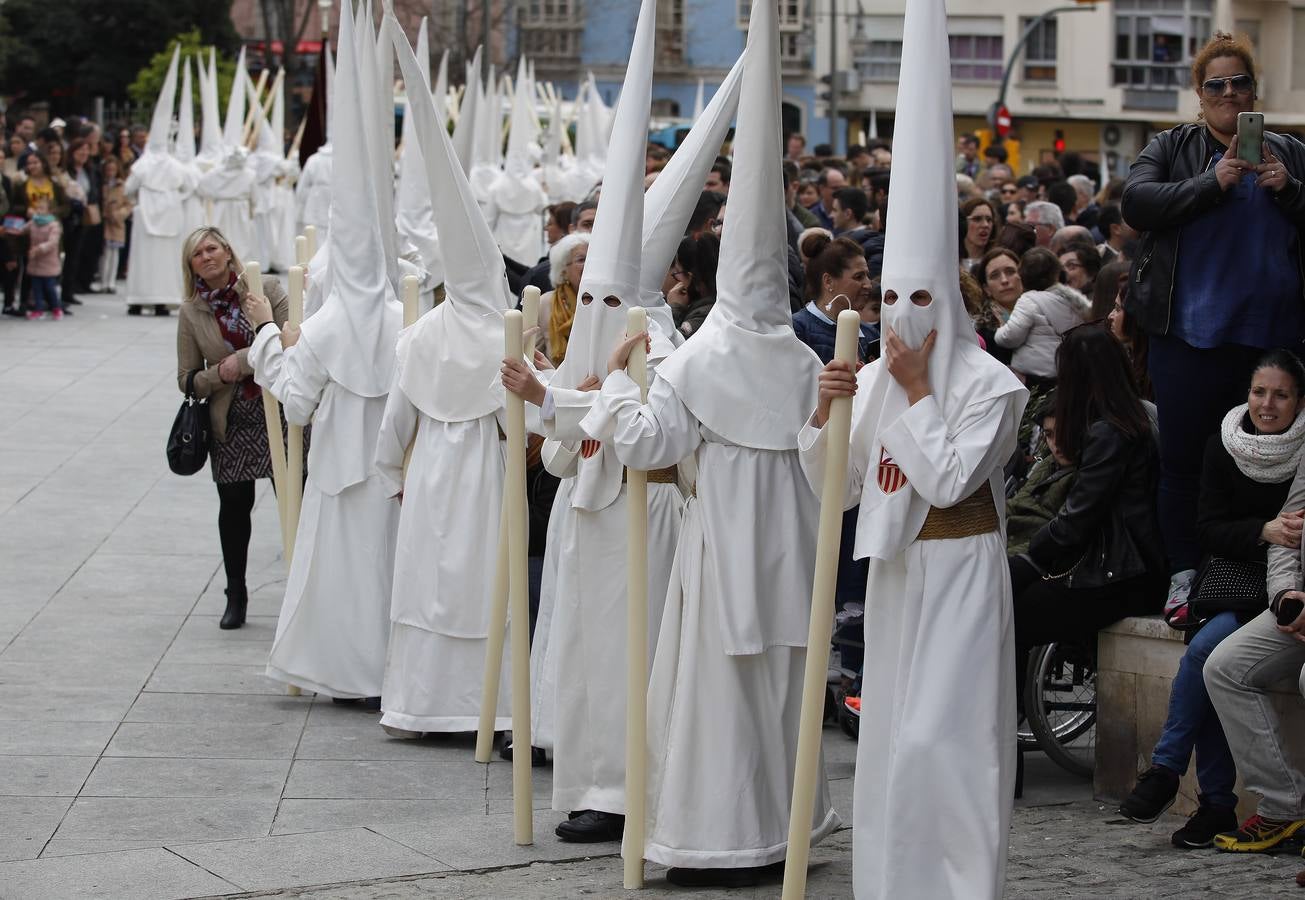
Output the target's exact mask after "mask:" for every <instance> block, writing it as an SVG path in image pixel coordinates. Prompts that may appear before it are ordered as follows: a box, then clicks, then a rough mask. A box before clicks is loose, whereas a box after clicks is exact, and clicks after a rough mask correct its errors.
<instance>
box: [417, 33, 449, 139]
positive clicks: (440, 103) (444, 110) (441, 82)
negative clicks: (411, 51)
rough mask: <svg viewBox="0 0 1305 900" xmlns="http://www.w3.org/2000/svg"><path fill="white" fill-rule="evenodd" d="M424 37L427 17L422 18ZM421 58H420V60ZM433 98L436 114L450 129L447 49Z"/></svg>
mask: <svg viewBox="0 0 1305 900" xmlns="http://www.w3.org/2000/svg"><path fill="white" fill-rule="evenodd" d="M421 21H422V23H423V27H422V31H421V33H422V36H423V37H425V35H426V29H425V27H424V23H425V22H426V19H425V17H423V18H422V20H421ZM420 58H421V57H419V59H420ZM426 65H430V60H429V59H427V60H426ZM431 97H432V98H433V99H434V100H435V113H436V114H437V115H438V116H439V119H440V121H441V122H444V123H445V127H446V128H447V127H448V121H449V110H448V102H449V51H448V49H447V48H445V50H444V53H443V55H441V56H440V67H439V74H437V75H436V76H435V87H434V88H432V89H431Z"/></svg>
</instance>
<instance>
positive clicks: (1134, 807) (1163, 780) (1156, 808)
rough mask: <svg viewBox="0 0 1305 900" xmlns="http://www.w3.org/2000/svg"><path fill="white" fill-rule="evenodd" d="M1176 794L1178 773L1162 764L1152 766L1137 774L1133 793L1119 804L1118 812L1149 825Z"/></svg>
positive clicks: (1172, 802) (1169, 804)
mask: <svg viewBox="0 0 1305 900" xmlns="http://www.w3.org/2000/svg"><path fill="white" fill-rule="evenodd" d="M1177 796H1178V773H1177V772H1174V771H1172V770H1170V769H1166V768H1165V767H1164V766H1152V767H1151V768H1149V769H1147V770H1146V771H1145V772H1143V773H1142V774H1141V775H1139V776H1137V784H1136V785H1135V786H1134V787H1133V793H1131V794H1129V795H1128V796H1127V797H1126V798H1124V802H1123V803H1121V804H1119V814H1120V815H1121V816H1123V817H1124V818H1126V819H1132V820H1133V821H1134V822H1141V823H1142V824H1143V825H1150V824H1151V823H1152V822H1154V821H1155V820H1156V819H1158V818H1160V816H1161V814H1162V813H1164V811H1165V810H1166V809H1168V808H1169V807H1171V806H1173V805H1174V798H1175V797H1177Z"/></svg>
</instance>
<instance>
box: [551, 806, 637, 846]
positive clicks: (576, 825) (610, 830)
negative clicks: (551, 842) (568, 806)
mask: <svg viewBox="0 0 1305 900" xmlns="http://www.w3.org/2000/svg"><path fill="white" fill-rule="evenodd" d="M554 831H555V833H556V834H557V836H558V837H560V838H561V839H562V840H564V841H567V842H569V843H572V844H600V843H602V842H604V841H619V840H620V839H621V835H622V834H624V833H625V816H620V815H617V814H616V813H608V812H599V811H598V810H596V809H587V810H585V811H584V812H583V813H581V814H580V815H578V816H576V817H575V818H574V819H568V820H567V821H565V822H561V823H559V824H558V826H557V828H556V829H554Z"/></svg>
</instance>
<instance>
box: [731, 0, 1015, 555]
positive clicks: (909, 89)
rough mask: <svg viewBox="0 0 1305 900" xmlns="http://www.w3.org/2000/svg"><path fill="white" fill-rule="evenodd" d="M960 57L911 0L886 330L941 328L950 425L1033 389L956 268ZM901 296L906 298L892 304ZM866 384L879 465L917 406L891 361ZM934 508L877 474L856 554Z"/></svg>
mask: <svg viewBox="0 0 1305 900" xmlns="http://www.w3.org/2000/svg"><path fill="white" fill-rule="evenodd" d="M950 58H951V57H950V52H949V49H948V40H947V11H946V8H945V6H944V0H908V2H907V5H906V19H905V22H904V25H903V38H902V71H901V79H900V80H899V81H898V86H897V107H896V108H897V118H896V120H895V122H894V126H893V185H894V189H893V215H892V217H891V218H890V219H889V220H888V232H887V234H886V235H885V240H884V268H883V275H882V278H881V285H882V287H883V292H884V304H883V311H882V313H881V318H880V322H881V325H882V327H883V328H884V330H885V333H886V332H887V329H889V328H892V329H893V330H894V331H895V332H896V333H897V334H898V335H899V336H900V337H901V338H902V339H903V340H904V341H905V342H906V343H907V344H908V345H910V346H912V347H918V346H920V345H921V344H922V343H923V342H924V340H925V338H926V337H927V336H928V334H929V332H930V331H931V330H936V331H937V333H938V336H937V339H936V343H935V344H934V348H933V352H932V354H931V355H930V357H929V385H930V388H931V389H932V391H933V398H934V400H935V401H936V402H937V404H938V406H939V408H940V410H941V412H942V415H943V418H944V419H945V420H946V421H947V426H948V430H949V431H950V430H951V429H952V428H954V427H956V426H957V425H958V423H959V421H960V419H961V417H962V416H963V415H964V414H965V412H966V410H967V409H973V407H974V405H975V404H976V403H980V402H984V401H988V400H991V399H993V398H996V397H1001V396H1004V395H1007V394H1013V393H1016V392H1020V393H1022V392H1023V391H1024V388H1023V387H1022V386H1021V385H1020V383H1019V382H1018V381H1017V380H1016V379H1015V376H1014V375H1012V374H1011V372H1010V370H1009V369H1007V368H1006V367H1005V366H1003V365H1001V364H1000V363H998V362H997V361H996V360H995V359H993V358H992V357H991V356H989V355H988V354H987V353H985V352H984V351H983V350H981V349H980V348H979V345H978V341H977V339H976V338H975V335H974V326H973V325H972V324H971V322H970V318H969V316H968V315H967V314H966V312H965V304H964V302H963V300H962V299H961V293H960V284H959V281H958V278H957V274H956V257H957V244H958V235H957V232H956V225H955V223H956V176H955V167H954V162H953V157H952V153H953V149H952V148H954V147H955V145H956V141H955V138H954V137H953V133H952V87H951V63H950ZM731 212H732V211H731ZM728 221H729V218H728V217H727V218H726V222H728ZM726 227H728V225H727V226H726ZM920 291H927V292H928V294H929V296H930V297H932V300H931V301H930V302H929V303H928V305H926V306H918V305H916V304H915V303H913V302H912V300H911V298H912V296H913V295H916V294H918V292H920ZM893 295H895V296H896V301H895V302H889V301H890V298H891V297H892V296H893ZM859 380H860V381H861V383H862V386H863V389H864V388H865V386H866V383H867V382H869V389H868V392H867V393H866V396H865V399H864V401H863V402H864V404H865V406H864V410H865V412H864V413H863V414H862V415H860V416H858V417H857V426H856V430H855V432H854V433H853V437H852V440H853V443H854V444H856V445H857V446H866V447H868V448H869V452H870V464H871V465H877V464H878V463H879V460H880V450H881V448H882V443H881V440H880V437H879V435H880V433H881V432H882V430H883V429H884V428H887V427H889V426H891V425H893V424H894V423H895V422H896V421H897V419H898V418H899V417H900V416H901V414H902V413H903V412H904V411H905V410H906V409H907V407H908V406H909V404H908V402H907V398H906V393H905V391H904V390H903V389H902V387H901V386H900V385H899V384H898V383H897V382H896V381H895V380H894V379H893V378H891V377H890V376H889V375H888V373H887V372H886V371H884V370H883V369H882V365H881V364H872V366H871V367H869V368H868V369H867V370H864V372H863V375H862V377H861V378H860V379H859ZM857 399H858V401H860V400H861V397H860V396H858V398H857ZM1022 407H1023V401H1020V408H1021V410H1022ZM1018 414H1019V412H1018V411H1017V413H1016V415H1017V417H1018ZM1012 450H1014V447H1013V446H1012V447H1010V448H1009V449H1008V450H1004V451H1003V457H1002V458H1005V454H1006V453H1009V452H1010V451H1012ZM998 475H1000V472H998ZM999 487H1000V486H999V485H998V489H999ZM998 508H999V509H1000V503H999V504H998ZM928 513H929V502H928V501H927V500H925V499H924V498H923V497H921V496H920V495H919V494H917V493H916V492H915V490H914V489H913V488H912V487H910V486H909V485H906V486H903V487H900V488H899V489H897V490H895V491H893V492H892V493H887V494H886V493H884V491H883V490H882V489H881V488H880V487H879V484H878V479H876V478H869V477H867V478H866V480H865V485H864V486H863V488H862V499H861V511H860V514H859V517H858V521H857V532H856V545H855V550H854V555H855V556H856V557H857V558H858V559H859V558H862V557H866V556H870V557H874V558H876V559H892V558H894V557H896V556H897V554H898V553H900V552H901V551H902V550H903V549H904V548H905V547H906V546H907V545H908V544H910V543H911V542H912V541H914V540H915V537H916V535H917V534H919V531H920V528H921V527H922V526H923V524H924V519H925V516H927V515H928Z"/></svg>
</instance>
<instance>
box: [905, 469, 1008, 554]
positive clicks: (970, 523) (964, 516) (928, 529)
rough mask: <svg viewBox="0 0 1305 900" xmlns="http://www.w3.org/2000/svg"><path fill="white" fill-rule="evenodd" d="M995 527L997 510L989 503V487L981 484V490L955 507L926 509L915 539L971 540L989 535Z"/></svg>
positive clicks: (990, 496) (990, 499)
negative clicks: (922, 525) (968, 538)
mask: <svg viewBox="0 0 1305 900" xmlns="http://www.w3.org/2000/svg"><path fill="white" fill-rule="evenodd" d="M999 527H1000V522H999V521H998V520H997V507H996V505H995V504H994V503H993V502H992V485H991V484H990V483H989V482H986V481H985V482H984V483H983V486H982V487H980V488H979V489H978V490H976V491H975V492H974V493H973V494H970V496H968V497H966V498H965V499H964V500H962V501H961V502H960V503H957V504H956V505H955V506H949V507H947V508H946V509H939V508H938V507H936V506H931V507H929V515H928V516H926V517H925V520H924V527H923V528H921V529H920V534H919V535H918V536H917V537H916V540H917V541H947V540H955V539H956V538H966V537H975V536H977V535H980V534H989V533H991V532H993V531H996V530H997V529H998V528H999Z"/></svg>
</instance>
